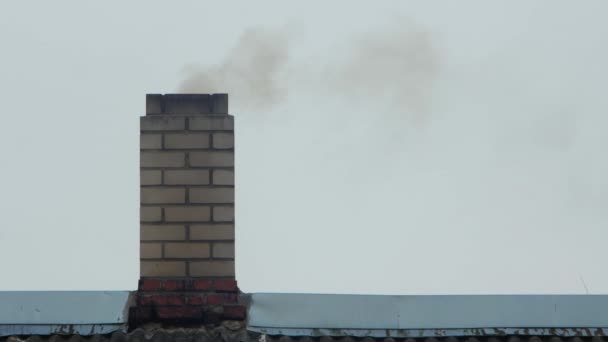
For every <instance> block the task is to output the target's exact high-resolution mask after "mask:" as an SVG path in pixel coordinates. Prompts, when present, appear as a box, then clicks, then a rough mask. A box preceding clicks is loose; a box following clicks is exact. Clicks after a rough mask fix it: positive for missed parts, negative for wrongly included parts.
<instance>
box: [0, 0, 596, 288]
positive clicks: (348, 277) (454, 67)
mask: <svg viewBox="0 0 608 342" xmlns="http://www.w3.org/2000/svg"><path fill="white" fill-rule="evenodd" d="M607 10H608V3H607V2H605V1H601V0H597V1H592V0H589V1H585V2H574V1H549V0H547V1H534V2H529V1H485V0H484V1H482V0H479V1H459V2H449V3H448V2H446V3H441V6H440V5H439V4H438V3H436V2H433V3H431V2H430V1H384V2H382V3H380V4H379V3H378V2H374V3H373V4H372V3H371V2H370V3H369V4H366V5H364V4H353V3H352V2H347V1H336V2H331V3H328V2H323V1H316V2H314V1H312V2H311V1H306V2H299V3H295V2H289V3H288V2H285V1H274V2H271V1H256V2H246V1H242V2H230V1H224V2H209V3H204V2H201V1H180V2H160V1H130V2H118V1H104V2H95V3H93V2H84V1H53V2H44V1H38V2H33V1H3V2H2V3H0V41H1V42H2V47H1V50H0V51H1V54H0V94H2V96H1V98H2V111H1V113H2V114H1V115H2V122H3V127H4V130H3V132H2V134H0V153H1V155H2V161H3V162H2V174H1V175H2V177H0V182H1V184H0V185H1V187H2V192H1V193H0V210H1V211H2V212H1V214H2V223H1V224H0V269H1V270H2V272H1V273H2V275H0V290H17V289H21V290H57V289H62V290H87V289H97V290H99V289H104V290H118V289H122V290H124V289H133V288H135V286H136V282H137V278H138V232H139V227H138V217H137V215H138V201H139V194H138V160H139V159H138V158H139V157H138V153H139V152H138V144H139V139H138V124H139V121H138V117H139V116H140V115H142V114H143V111H144V95H145V94H146V93H162V92H176V91H179V90H180V89H187V90H200V91H216V92H228V93H230V94H231V112H232V113H233V114H234V115H235V116H236V118H237V125H238V126H237V129H238V133H237V144H238V146H237V148H238V151H237V170H236V172H237V202H238V207H237V220H238V225H237V278H238V281H239V285H240V287H241V288H242V289H243V290H244V291H248V292H332V293H384V294H444V293H585V291H586V290H585V285H584V284H583V282H584V283H585V284H586V286H587V288H588V289H589V292H590V293H607V292H608V276H607V275H606V272H603V271H602V270H603V269H604V267H605V260H606V259H605V256H604V253H603V250H604V248H605V246H604V245H605V243H604V242H605V241H606V238H608V230H607V229H606V228H607V227H608V210H606V208H607V206H608V157H607V154H606V153H605V147H606V146H607V144H608V134H606V131H607V130H608V119H607V117H606V113H607V109H608V97H607V96H606V94H605V89H606V85H605V83H606V80H607V79H608V63H607V62H606V61H607V60H608V44H606V39H607V38H606V37H608V24H606V22H605V13H606V11H607ZM239 42H240V43H239ZM252 60H255V61H256V63H252V62H250V61H252ZM268 61H270V62H268ZM184 82H185V83H184ZM207 88H209V89H207Z"/></svg>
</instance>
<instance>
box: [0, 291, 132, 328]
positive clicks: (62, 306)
mask: <svg viewBox="0 0 608 342" xmlns="http://www.w3.org/2000/svg"><path fill="white" fill-rule="evenodd" d="M129 298H130V292H129V291H7V292H0V304H1V305H0V336H9V335H50V334H80V335H93V334H108V333H112V332H114V331H126V328H127V319H128V306H129V300H130V299H129Z"/></svg>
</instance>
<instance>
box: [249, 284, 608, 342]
mask: <svg viewBox="0 0 608 342" xmlns="http://www.w3.org/2000/svg"><path fill="white" fill-rule="evenodd" d="M250 300H251V301H250V308H249V314H248V317H249V327H250V329H254V330H256V331H259V332H264V333H268V334H284V335H318V334H317V332H318V331H324V334H330V335H336V334H334V333H332V332H335V331H339V330H347V331H350V332H349V333H348V334H347V335H353V334H355V333H358V334H361V335H356V336H378V337H380V336H402V337H408V336H414V335H412V334H415V336H418V334H419V333H420V332H423V333H425V334H426V335H430V336H435V335H437V332H441V331H444V332H450V333H449V334H450V335H454V334H458V335H463V334H464V335H466V334H465V332H467V331H469V332H475V331H485V330H493V329H495V328H498V329H499V330H500V329H502V330H504V329H512V330H513V329H516V330H518V329H519V330H522V329H535V328H544V330H543V329H537V330H538V331H539V332H543V331H545V330H548V329H550V328H553V329H552V330H556V329H563V328H585V329H589V330H592V331H596V330H598V329H599V330H598V331H600V332H604V331H606V328H608V310H606V308H608V296H606V295H437V296H435V295H432V296H416V295H414V296H386V295H337V294H279V293H268V294H265V293H254V294H252V295H251V296H250ZM579 330H580V329H579ZM547 333H549V334H550V332H547ZM472 334H475V333H472Z"/></svg>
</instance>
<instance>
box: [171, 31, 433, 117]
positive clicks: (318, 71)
mask: <svg viewBox="0 0 608 342" xmlns="http://www.w3.org/2000/svg"><path fill="white" fill-rule="evenodd" d="M431 38H432V37H431V34H430V32H428V31H426V30H423V29H420V28H419V27H416V26H415V25H413V24H411V23H407V22H406V23H403V22H401V23H399V25H398V26H394V27H387V28H384V29H379V30H376V31H372V32H367V33H364V34H361V35H360V36H355V37H351V38H350V39H349V40H347V41H346V42H345V43H344V44H343V45H342V46H340V47H334V49H333V50H332V51H325V53H327V54H328V55H333V56H335V57H336V58H335V59H334V60H328V59H327V56H326V55H323V56H316V57H318V58H319V59H317V60H314V56H313V57H310V58H309V59H307V60H305V61H301V60H294V59H290V55H291V53H290V50H291V49H292V48H293V47H294V45H297V44H298V41H297V37H296V36H295V35H294V34H293V33H291V31H289V30H287V29H268V28H255V29H249V30H246V31H245V32H244V33H243V34H242V35H241V37H240V38H239V40H238V42H237V43H236V45H235V46H234V47H233V48H232V49H231V51H230V52H229V53H228V55H227V56H226V57H225V59H224V60H223V61H222V62H221V63H219V64H217V65H211V66H189V67H186V68H184V70H183V73H185V74H186V77H185V78H184V80H183V81H182V82H181V84H180V86H179V91H180V92H186V93H189V92H196V93H212V92H229V93H230V94H231V95H232V100H231V101H233V103H234V102H236V104H237V106H238V107H239V108H242V109H244V110H245V111H247V112H251V111H254V112H255V111H259V110H266V111H271V110H273V109H275V107H276V106H277V105H280V104H283V103H284V102H285V101H287V100H288V96H289V92H290V90H291V91H295V92H296V95H297V96H298V97H299V98H308V100H309V101H311V100H314V99H317V98H319V96H320V95H321V96H323V97H329V98H334V99H341V101H343V102H348V103H351V104H352V103H356V101H357V100H359V101H360V102H362V103H370V102H372V103H375V104H388V105H389V106H390V108H391V110H390V112H393V113H398V115H400V118H401V119H403V120H405V121H407V122H410V123H415V124H422V123H424V122H425V121H426V118H425V117H426V116H427V115H429V103H430V101H429V97H430V90H431V88H432V84H433V80H434V78H435V77H436V75H437V69H438V59H439V58H438V55H437V51H436V50H435V48H434V46H433V44H432V39H431ZM385 119H388V118H385Z"/></svg>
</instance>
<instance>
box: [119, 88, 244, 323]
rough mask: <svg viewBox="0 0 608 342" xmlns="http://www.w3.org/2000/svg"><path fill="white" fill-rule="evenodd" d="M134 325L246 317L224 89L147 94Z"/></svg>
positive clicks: (229, 118)
mask: <svg viewBox="0 0 608 342" xmlns="http://www.w3.org/2000/svg"><path fill="white" fill-rule="evenodd" d="M140 120H141V121H140V128H141V136H140V137H141V140H140V180H141V181H140V183H141V184H140V190H141V212H140V221H141V224H140V262H141V264H140V265H141V266H140V277H141V278H140V284H139V291H138V293H137V295H136V297H137V306H136V307H135V308H132V310H131V315H132V317H131V321H132V323H133V322H135V324H136V325H138V324H142V323H146V322H152V321H155V322H161V323H163V322H169V323H172V324H175V323H180V322H184V323H215V322H219V321H221V320H229V319H231V320H243V319H245V307H244V306H242V305H240V304H239V303H238V289H237V286H236V280H235V277H234V117H233V116H231V115H229V114H228V95H227V94H166V95H157V94H149V95H147V96H146V115H145V116H143V117H141V118H140Z"/></svg>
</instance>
